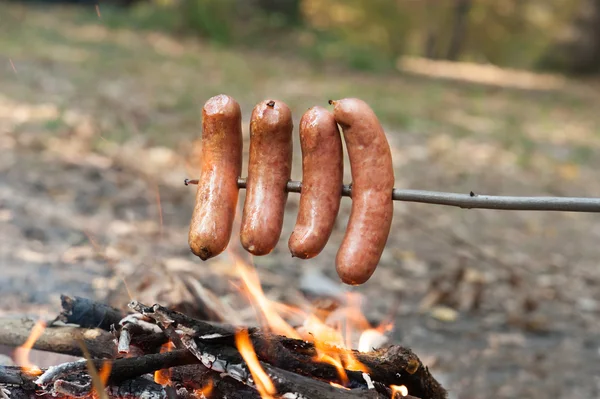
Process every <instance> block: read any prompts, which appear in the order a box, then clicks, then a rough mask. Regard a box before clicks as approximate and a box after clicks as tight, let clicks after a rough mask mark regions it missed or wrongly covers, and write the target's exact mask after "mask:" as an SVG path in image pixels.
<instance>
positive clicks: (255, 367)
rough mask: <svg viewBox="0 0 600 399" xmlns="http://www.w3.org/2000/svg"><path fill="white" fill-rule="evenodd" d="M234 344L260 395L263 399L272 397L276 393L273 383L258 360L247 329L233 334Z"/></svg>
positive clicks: (271, 398)
mask: <svg viewBox="0 0 600 399" xmlns="http://www.w3.org/2000/svg"><path fill="white" fill-rule="evenodd" d="M235 344H236V346H237V348H238V350H239V351H240V354H241V355H242V357H243V358H244V361H245V362H246V364H247V365H248V369H250V373H252V378H253V379H254V383H255V384H256V389H257V390H258V392H259V393H260V397H261V398H263V399H273V396H272V395H274V394H275V393H277V391H276V389H275V385H273V381H271V379H270V378H269V376H268V375H267V373H266V372H265V370H263V368H262V367H261V365H260V363H259V362H258V358H257V357H256V352H254V348H253V347H252V342H251V341H250V336H249V335H248V331H247V330H241V331H239V332H237V333H236V334H235Z"/></svg>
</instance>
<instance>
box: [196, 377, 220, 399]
mask: <svg viewBox="0 0 600 399" xmlns="http://www.w3.org/2000/svg"><path fill="white" fill-rule="evenodd" d="M214 386H215V383H214V382H213V380H208V383H207V384H206V385H205V386H203V387H202V388H200V389H196V390H195V391H194V394H195V395H196V396H197V397H199V398H203V399H207V398H208V397H209V396H210V394H211V393H212V391H213V388H214Z"/></svg>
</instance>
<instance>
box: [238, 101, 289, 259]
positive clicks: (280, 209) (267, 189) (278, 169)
mask: <svg viewBox="0 0 600 399" xmlns="http://www.w3.org/2000/svg"><path fill="white" fill-rule="evenodd" d="M292 130H293V122H292V112H291V111H290V109H289V108H288V106H287V105H286V104H285V103H283V102H282V101H277V100H265V101H262V102H260V103H259V104H257V105H256V107H254V110H252V116H251V120H250V155H249V161H248V179H247V181H246V200H245V202H244V212H243V215H242V227H241V231H240V241H241V243H242V246H243V247H244V249H246V251H248V252H250V253H251V254H253V255H257V256H260V255H267V254H268V253H270V252H271V251H272V250H273V248H275V246H276V245H277V242H278V241H279V237H280V236H281V230H282V228H283V215H284V211H285V204H286V202H287V196H288V193H287V192H286V185H287V182H288V181H289V180H290V177H291V173H292V145H293V144H292Z"/></svg>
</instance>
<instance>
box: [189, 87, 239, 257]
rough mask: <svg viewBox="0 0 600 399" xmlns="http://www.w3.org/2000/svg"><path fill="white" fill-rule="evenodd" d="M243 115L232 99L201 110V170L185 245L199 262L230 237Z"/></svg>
mask: <svg viewBox="0 0 600 399" xmlns="http://www.w3.org/2000/svg"><path fill="white" fill-rule="evenodd" d="M242 149H243V139H242V113H241V110H240V106H239V104H238V103H237V102H236V101H235V100H234V99H233V98H231V97H229V96H226V95H223V94H221V95H218V96H215V97H212V98H210V99H209V100H208V101H207V102H206V104H204V107H203V108H202V149H201V156H202V161H201V167H200V178H199V181H198V189H197V191H196V204H195V206H194V211H193V214H192V220H191V223H190V230H189V234H188V243H189V246H190V248H191V250H192V252H193V253H194V254H195V255H196V256H198V257H200V259H202V260H207V259H209V258H212V257H214V256H216V255H218V254H220V253H221V252H223V251H224V250H225V248H226V247H227V245H228V244H229V240H230V237H231V234H232V229H233V221H234V218H235V213H236V208H237V202H238V191H239V189H238V185H237V179H238V177H239V176H240V175H241V172H242Z"/></svg>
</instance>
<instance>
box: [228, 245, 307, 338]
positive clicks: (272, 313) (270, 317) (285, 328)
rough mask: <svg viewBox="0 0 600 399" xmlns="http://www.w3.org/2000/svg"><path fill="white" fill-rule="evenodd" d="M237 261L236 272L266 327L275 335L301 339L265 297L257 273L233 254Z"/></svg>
mask: <svg viewBox="0 0 600 399" xmlns="http://www.w3.org/2000/svg"><path fill="white" fill-rule="evenodd" d="M231 254H232V255H233V258H234V259H235V265H236V270H237V273H238V274H239V276H240V277H241V278H242V281H243V282H244V286H245V288H246V291H247V293H248V294H249V296H250V299H251V301H252V305H253V306H254V307H255V309H257V311H259V312H260V314H261V315H262V316H263V317H264V319H265V321H266V326H265V327H267V328H268V329H269V330H271V331H272V332H274V333H275V334H279V335H284V336H286V337H289V338H296V339H300V338H301V337H300V334H298V332H297V331H296V330H295V329H294V328H293V327H292V326H290V325H289V324H288V323H287V322H286V321H285V320H284V319H283V318H282V317H281V315H280V314H279V313H278V312H277V310H276V308H275V306H273V304H272V303H271V301H269V299H268V298H267V297H266V296H265V294H264V292H263V290H262V287H261V285H260V280H259V279H258V275H257V274H256V272H255V271H253V270H252V269H251V268H250V266H249V265H247V264H246V263H244V261H242V260H241V259H240V258H239V257H237V256H236V255H235V254H233V253H231Z"/></svg>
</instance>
